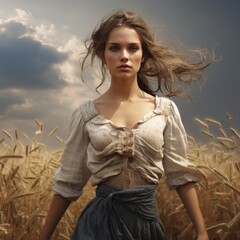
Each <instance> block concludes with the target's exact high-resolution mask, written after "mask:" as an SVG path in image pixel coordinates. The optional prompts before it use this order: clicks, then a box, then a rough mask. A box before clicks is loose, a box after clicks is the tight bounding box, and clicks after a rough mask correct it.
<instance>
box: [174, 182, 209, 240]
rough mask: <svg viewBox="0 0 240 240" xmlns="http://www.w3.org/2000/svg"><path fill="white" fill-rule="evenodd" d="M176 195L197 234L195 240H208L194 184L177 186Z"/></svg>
mask: <svg viewBox="0 0 240 240" xmlns="http://www.w3.org/2000/svg"><path fill="white" fill-rule="evenodd" d="M177 193H178V195H179V196H180V198H181V200H182V202H183V204H184V206H185V208H186V210H187V212H188V215H189V217H190V219H191V221H192V223H193V226H194V228H195V230H196V232H197V235H198V238H197V240H208V234H207V230H206V227H205V224H204V221H203V217H202V212H201V209H200V206H199V202H198V197H197V192H196V189H195V187H194V184H193V183H192V182H191V183H187V184H185V185H182V186H179V187H178V188H177Z"/></svg>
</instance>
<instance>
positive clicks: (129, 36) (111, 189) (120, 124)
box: [40, 10, 211, 240]
mask: <svg viewBox="0 0 240 240" xmlns="http://www.w3.org/2000/svg"><path fill="white" fill-rule="evenodd" d="M86 46H87V54H86V56H85V58H84V61H83V63H82V69H84V66H85V63H86V60H87V58H88V57H91V61H92V63H93V62H94V60H95V59H96V58H97V59H99V60H100V62H101V71H102V74H103V79H102V82H103V81H104V79H105V77H106V74H109V75H110V78H111V84H110V87H109V89H108V90H107V91H106V92H105V93H104V94H103V95H101V96H100V97H98V98H97V99H95V100H93V101H92V100H90V101H87V102H85V103H83V104H82V105H81V106H80V107H79V108H77V109H76V110H75V111H74V113H73V116H72V122H71V125H70V130H69V136H68V140H67V143H66V147H65V149H64V153H63V155H62V159H61V166H60V168H59V169H58V171H57V173H56V176H55V181H54V186H53V190H54V192H55V193H56V194H55V195H54V197H53V200H52V203H51V206H50V209H49V214H48V217H47V219H46V222H45V225H44V227H43V229H42V231H41V236H40V239H41V240H47V239H50V238H51V235H52V233H53V231H54V229H55V227H56V225H57V224H58V222H59V220H60V219H61V217H62V215H63V214H64V212H65V211H66V209H67V208H68V206H69V204H70V203H71V201H73V200H76V199H77V198H78V197H79V196H80V195H81V193H82V190H83V188H84V186H85V184H86V183H87V181H88V180H89V178H90V177H91V183H92V185H93V186H97V187H96V197H95V198H94V199H93V200H92V201H90V203H89V204H88V206H87V207H86V208H85V210H84V211H83V212H82V214H81V216H80V218H79V220H78V223H77V226H76V228H75V230H74V233H73V236H72V239H79V240H90V239H91V240H113V239H116V240H120V239H123V240H130V239H131V240H133V239H142V240H161V239H167V236H166V233H165V230H164V227H163V225H162V223H161V220H160V219H159V216H158V210H157V205H156V201H155V191H156V188H157V185H158V182H159V179H160V178H161V176H162V175H163V174H165V175H166V177H167V184H168V186H169V188H170V189H176V191H177V192H178V194H179V196H180V198H181V199H182V201H183V203H184V205H185V207H186V209H187V212H188V214H189V216H190V219H191V221H192V223H193V226H194V228H195V230H196V233H197V235H198V238H197V239H198V240H207V239H208V235H207V231H206V228H205V225H204V221H203V217H202V214H201V210H200V208H199V203H198V198H197V194H196V191H195V188H194V183H195V182H198V181H200V180H201V178H203V177H204V174H203V173H202V171H200V170H199V169H197V168H196V167H195V166H194V165H193V164H191V163H190V162H189V161H188V160H187V158H186V147H187V141H186V133H185V130H184V127H183V125H182V122H181V118H180V115H179V112H178V109H177V107H176V105H175V104H174V103H173V102H172V101H171V100H169V99H168V98H167V97H169V96H176V95H180V94H181V92H180V91H179V90H177V89H176V86H179V83H183V84H184V83H186V84H188V83H191V82H192V81H194V80H196V79H197V78H198V77H201V74H202V71H203V70H204V69H205V68H206V67H207V66H208V65H209V64H210V62H211V59H210V61H207V59H206V58H205V55H204V54H203V53H202V52H200V51H199V52H196V51H193V53H194V54H195V55H194V57H195V58H193V57H192V56H191V55H183V54H181V53H179V52H176V51H173V50H171V49H169V48H168V47H166V46H163V45H161V44H160V43H158V42H156V41H155V38H154V36H153V35H152V33H151V32H150V30H149V27H148V25H147V23H146V22H145V21H144V20H143V19H142V18H141V17H139V16H138V15H136V14H134V13H132V12H127V11H123V10H120V11H117V12H114V13H112V14H110V15H108V16H106V17H105V18H104V19H103V20H102V22H101V24H100V25H99V26H98V27H97V28H96V29H95V31H94V32H93V34H92V36H91V39H90V42H89V44H87V45H86ZM196 56H199V58H198V61H193V59H196ZM149 79H151V81H153V80H155V85H154V83H153V84H152V85H153V87H154V88H155V90H156V91H154V90H153V89H152V88H151V86H150V84H149ZM159 91H160V92H161V93H162V94H163V95H164V96H165V97H158V96H156V95H155V92H159Z"/></svg>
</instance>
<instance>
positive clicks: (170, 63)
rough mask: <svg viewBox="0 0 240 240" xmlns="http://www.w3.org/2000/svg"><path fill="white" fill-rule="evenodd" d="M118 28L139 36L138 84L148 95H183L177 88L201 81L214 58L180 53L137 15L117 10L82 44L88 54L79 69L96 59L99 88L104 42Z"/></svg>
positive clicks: (196, 52) (103, 67)
mask: <svg viewBox="0 0 240 240" xmlns="http://www.w3.org/2000/svg"><path fill="white" fill-rule="evenodd" d="M120 26H127V27H129V28H132V29H134V30H135V31H136V32H137V33H138V35H139V37H140V40H141V43H142V49H143V57H144V62H143V63H142V65H141V68H140V70H139V72H138V85H139V87H140V88H141V89H142V90H143V91H145V92H147V93H149V94H151V95H155V94H156V93H157V92H158V91H160V92H161V93H162V94H163V95H165V96H169V97H171V96H177V95H184V94H185V93H184V91H182V90H181V89H180V88H179V87H180V85H181V84H190V83H191V82H193V81H196V80H198V79H203V70H204V69H205V68H206V67H208V66H209V65H210V64H211V63H212V61H213V59H214V55H210V54H208V53H207V52H206V51H205V50H189V51H188V52H187V53H183V52H182V51H179V50H173V49H172V48H169V47H168V46H166V45H163V44H161V43H160V42H157V41H156V40H155V36H154V34H153V33H152V32H151V31H150V28H149V26H148V24H147V22H146V21H144V20H143V19H142V18H141V17H140V16H139V15H137V14H135V13H133V12H128V11H125V10H118V11H116V12H113V13H110V14H108V15H106V16H105V17H104V18H103V19H102V21H101V22H100V24H99V26H97V27H96V28H95V30H94V31H93V33H92V35H91V37H90V39H87V40H86V41H85V46H86V49H87V53H86V55H85V57H84V58H83V61H82V65H81V70H82V72H83V70H84V66H85V64H86V60H87V59H88V57H90V56H91V58H90V59H91V64H93V62H94V60H95V58H96V57H97V58H99V59H100V62H101V73H102V79H101V83H100V84H99V86H98V87H100V86H101V85H102V84H103V83H104V81H105V78H106V74H107V68H106V64H105V62H104V61H103V59H104V50H105V46H106V42H107V40H108V37H109V34H110V32H111V31H112V30H113V29H114V28H116V27H120ZM149 79H151V81H152V80H154V81H155V84H153V85H154V86H156V87H154V89H153V87H152V86H150V83H149Z"/></svg>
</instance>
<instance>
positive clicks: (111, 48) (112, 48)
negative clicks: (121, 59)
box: [109, 46, 119, 52]
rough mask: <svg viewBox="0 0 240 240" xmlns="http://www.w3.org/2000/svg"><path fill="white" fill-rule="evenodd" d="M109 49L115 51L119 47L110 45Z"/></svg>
mask: <svg viewBox="0 0 240 240" xmlns="http://www.w3.org/2000/svg"><path fill="white" fill-rule="evenodd" d="M109 50H110V51H112V52H117V51H118V50H119V47H116V46H112V47H110V48H109Z"/></svg>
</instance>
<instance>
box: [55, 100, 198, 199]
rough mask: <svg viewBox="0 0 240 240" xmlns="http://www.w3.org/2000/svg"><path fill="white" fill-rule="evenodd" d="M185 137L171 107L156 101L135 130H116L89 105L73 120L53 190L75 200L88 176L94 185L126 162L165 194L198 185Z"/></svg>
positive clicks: (115, 172)
mask: <svg viewBox="0 0 240 240" xmlns="http://www.w3.org/2000/svg"><path fill="white" fill-rule="evenodd" d="M186 150H187V136H186V132H185V129H184V127H183V124H182V121H181V117H180V114H179V111H178V108H177V106H176V105H175V103H174V102H173V101H171V100H169V99H168V98H165V97H157V96H156V98H155V109H154V110H153V111H151V112H149V113H148V114H146V115H145V116H144V117H143V119H142V120H140V121H139V122H138V123H137V126H136V127H134V128H127V127H122V126H118V125H117V124H114V123H113V122H112V121H110V120H108V119H106V118H105V117H104V116H102V115H100V114H98V112H97V110H96V108H95V105H94V103H93V101H92V100H90V101H87V102H85V103H83V104H81V105H80V107H78V108H77V109H76V110H75V111H74V112H73V115H72V120H71V124H70V129H69V133H68V139H67V141H66V145H65V148H64V151H63V155H62V157H61V165H60V167H59V169H58V170H57V172H56V174H55V179H54V184H53V191H54V192H55V193H57V194H60V195H62V196H63V197H66V198H68V199H73V200H75V199H77V198H78V197H79V196H80V195H81V194H82V190H83V187H84V186H85V185H86V183H87V181H88V180H89V178H90V177H91V184H92V185H93V186H96V185H98V184H99V183H101V182H103V181H105V180H106V179H107V178H109V177H111V176H115V175H118V174H120V173H121V172H122V170H123V168H124V166H125V164H126V162H130V164H129V167H130V168H131V169H132V170H134V171H137V172H138V173H139V174H140V176H141V177H142V178H144V179H145V180H146V181H147V182H149V183H151V184H158V182H159V180H160V178H161V177H162V175H163V174H165V175H166V179H167V180H166V181H167V185H168V187H169V188H170V189H174V188H176V187H177V186H180V185H183V184H185V183H187V182H198V181H200V179H201V178H202V175H203V174H202V172H201V171H200V170H199V169H198V168H197V167H196V166H195V165H193V164H192V163H190V162H189V161H188V159H187V154H186Z"/></svg>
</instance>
